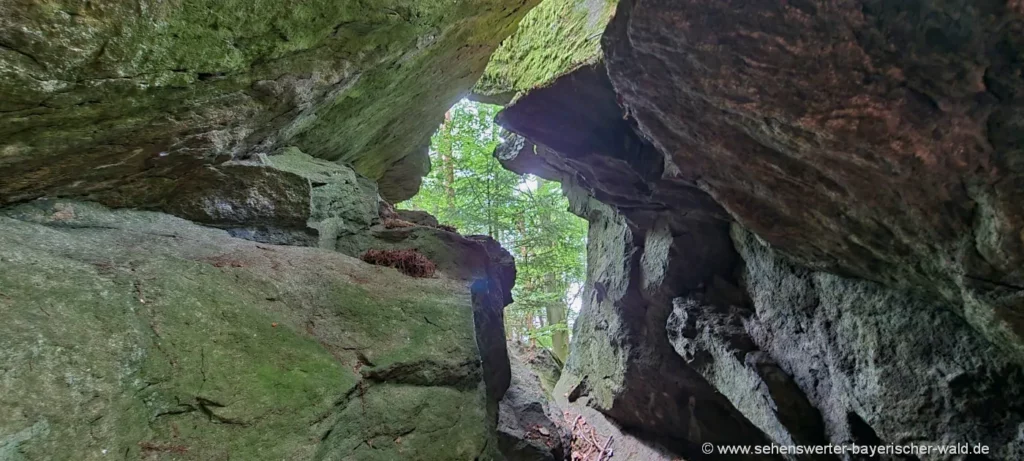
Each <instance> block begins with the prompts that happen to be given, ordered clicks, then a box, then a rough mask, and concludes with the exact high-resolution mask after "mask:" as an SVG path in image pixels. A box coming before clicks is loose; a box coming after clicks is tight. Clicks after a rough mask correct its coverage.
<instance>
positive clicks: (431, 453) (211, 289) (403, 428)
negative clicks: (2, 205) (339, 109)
mask: <svg viewBox="0 0 1024 461" xmlns="http://www.w3.org/2000/svg"><path fill="white" fill-rule="evenodd" d="M0 228H2V232H0V309H2V310H3V311H4V312H5V317H6V321H5V322H4V323H3V324H2V326H0V351H3V352H0V405H2V406H3V408H5V411H3V412H0V454H2V453H6V452H7V451H5V450H13V451H12V452H13V453H16V454H15V455H14V456H15V458H14V459H26V460H35V459H63V458H74V459H106V458H108V457H109V456H108V454H113V453H116V454H117V456H118V457H127V458H131V459H138V458H145V459H148V458H151V457H161V458H162V457H166V456H174V455H178V456H184V457H188V458H190V459H217V458H222V457H231V458H233V459H234V458H238V459H314V460H329V459H345V458H354V459H381V460H384V459H422V460H444V459H450V460H466V459H475V458H476V459H491V458H494V457H497V456H499V455H498V454H497V452H496V447H497V442H496V439H495V436H494V432H493V428H494V424H495V421H496V418H497V414H496V405H497V401H498V400H499V399H500V398H501V395H500V394H495V393H494V392H492V390H491V386H490V378H489V377H488V376H487V375H496V374H500V373H498V372H495V371H494V370H493V369H488V368H487V367H488V366H489V365H482V364H481V356H482V354H481V352H480V347H481V346H480V345H479V344H480V339H479V337H480V336H481V335H483V336H487V337H498V338H503V337H504V335H503V334H502V332H501V331H500V330H498V331H481V330H480V324H479V323H478V322H477V321H476V319H475V315H474V314H475V311H477V310H479V309H480V308H481V307H486V305H485V304H482V303H481V302H480V299H487V298H486V296H491V297H492V298H494V299H496V300H497V302H498V303H499V304H497V306H498V307H497V308H498V312H499V313H500V306H501V305H502V304H500V302H501V299H502V294H501V293H487V292H480V291H479V290H477V289H471V288H470V287H469V286H468V284H467V281H465V280H461V279H458V278H455V277H448V276H442V277H440V278H436V279H415V278H411V277H406V276H404V275H401V274H400V273H399V272H397V271H396V270H394V269H390V268H380V267H374V266H369V265H367V264H364V263H362V262H360V261H358V260H356V259H354V258H351V257H348V256H345V255H342V254H339V253H335V252H331V251H323V250H319V249H313V248H299V247H294V246H275V245H268V244H258V243H256V242H252V241H246V240H242V239H237V238H232V237H231V236H230V235H229V234H228V233H227V232H226V231H223V230H218V229H211V228H204V227H200V226H197V225H195V224H192V223H189V222H187V221H184V220H181V219H179V218H174V217H171V216H168V215H164V214H159V213H151V212H139V211H110V210H107V209H105V208H103V207H100V206H98V205H95V204H88V203H80V202H72V201H36V202H33V203H31V204H26V205H22V206H19V207H15V208H10V209H7V210H4V211H3V212H2V215H0ZM481 296H484V297H485V298H481ZM490 307H491V308H493V307H494V306H490ZM498 325H499V326H500V323H499V324H498ZM502 350H504V349H502ZM485 360H486V355H485ZM504 364H505V366H506V367H507V366H508V362H507V359H506V360H505V362H504ZM505 386H506V387H507V375H506V382H505ZM501 391H502V392H503V391H504V389H501ZM268 434H272V436H270V437H268Z"/></svg>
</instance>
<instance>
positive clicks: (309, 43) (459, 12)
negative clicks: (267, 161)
mask: <svg viewBox="0 0 1024 461" xmlns="http://www.w3.org/2000/svg"><path fill="white" fill-rule="evenodd" d="M534 4H536V0H516V1H511V2H498V1H492V0H482V1H469V0H462V1H456V2H438V1H422V2H420V1H416V2H398V3H396V2H391V1H382V0H372V1H365V2H356V1H349V0H346V1H331V0H315V1H310V2H300V3H290V2H270V3H259V2H250V1H246V0H232V1H221V0H182V1H179V2H173V3H168V2H159V1H147V0H142V1H137V2H135V1H124V0H111V1H94V2H87V3H82V2H73V1H63V0H62V1H57V2H49V1H46V2H44V1H37V0H31V1H18V2H5V3H4V4H3V5H0V139H3V142H2V145H0V165H3V168H2V170H0V204H8V203H13V202H18V201H24V200H28V199H32V198H35V197H39V196H43V195H49V196H55V195H58V196H69V195H75V196H87V197H89V198H91V199H94V200H98V201H102V202H104V203H107V204H109V205H114V206H141V207H155V208H159V207H160V206H161V205H162V204H163V203H164V202H165V201H167V200H169V199H173V198H174V197H176V196H178V195H179V194H180V193H181V189H182V188H190V187H191V184H189V183H190V179H191V178H192V177H193V176H196V175H199V176H200V178H199V180H202V176H203V175H204V170H205V169H206V168H207V167H209V166H211V165H213V166H216V165H220V164H222V163H224V162H226V161H229V160H246V159H250V158H253V157H254V156H255V155H257V154H270V153H273V152H274V151H275V150H276V149H277V148H280V147H283V146H297V147H298V148H300V149H302V150H303V151H304V152H306V153H308V154H310V155H312V156H314V157H317V158H321V159H325V160H331V161H342V162H345V163H349V164H353V165H354V166H355V169H356V171H358V172H359V173H360V174H362V175H364V176H367V177H369V178H370V179H373V180H379V182H380V184H381V194H382V195H383V196H384V197H385V198H387V199H389V200H391V201H396V200H402V199H406V198H409V197H411V196H412V195H413V194H415V193H416V190H417V189H418V185H419V178H420V177H422V176H423V174H425V173H426V171H427V170H428V168H429V160H428V159H427V154H426V143H427V141H428V139H429V137H430V134H431V133H433V131H434V130H435V129H436V127H437V125H438V124H439V123H440V121H441V117H442V115H443V114H444V111H445V110H446V108H447V107H450V106H451V105H452V104H454V103H455V102H456V101H458V100H459V99H460V98H462V96H463V95H464V94H465V93H467V92H468V90H469V88H470V87H472V86H473V84H474V83H475V81H476V79H477V78H478V77H479V76H480V73H482V72H483V70H484V67H485V66H486V64H487V60H488V57H489V56H490V54H491V52H492V51H493V50H494V49H495V48H496V47H497V46H498V44H499V43H500V42H501V40H503V39H504V38H505V37H507V36H508V35H509V34H511V33H512V32H513V31H514V30H515V27H516V24H517V22H518V21H519V19H520V18H521V17H522V16H523V15H524V14H526V12H527V11H528V10H529V8H530V7H532V6H533V5H534Z"/></svg>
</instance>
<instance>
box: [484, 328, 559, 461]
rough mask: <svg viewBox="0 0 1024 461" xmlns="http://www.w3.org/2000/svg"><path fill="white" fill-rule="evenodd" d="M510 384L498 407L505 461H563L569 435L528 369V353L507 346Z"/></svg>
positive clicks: (514, 345) (500, 443)
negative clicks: (506, 460)
mask: <svg viewBox="0 0 1024 461" xmlns="http://www.w3.org/2000/svg"><path fill="white" fill-rule="evenodd" d="M508 348H509V350H510V352H511V351H514V352H513V353H510V354H509V359H510V361H511V365H512V383H511V385H510V386H509V388H508V392H507V393H505V397H504V398H502V400H501V402H500V403H499V412H498V446H499V447H500V448H501V452H502V454H504V455H505V457H506V459H508V460H509V461H565V460H568V459H569V450H570V434H569V430H568V428H567V427H565V426H566V424H565V418H564V417H563V416H562V414H561V411H560V409H559V408H558V407H557V406H555V405H554V402H553V401H552V399H551V397H550V396H549V395H548V392H547V391H546V390H545V388H544V385H543V382H542V381H541V379H542V378H541V377H539V376H538V375H537V374H535V373H534V371H533V370H532V369H531V368H530V366H529V365H528V362H530V361H531V357H530V355H531V354H532V353H533V352H532V351H528V350H525V348H523V347H522V346H521V345H518V344H509V345H508Z"/></svg>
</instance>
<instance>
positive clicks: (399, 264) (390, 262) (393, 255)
mask: <svg viewBox="0 0 1024 461" xmlns="http://www.w3.org/2000/svg"><path fill="white" fill-rule="evenodd" d="M359 259H362V260H363V261H365V262H368V263H370V264H374V265H377V266H386V267H393V268H395V269H398V270H399V272H401V273H403V274H405V275H408V276H410V277H423V278H427V277H433V276H434V272H435V271H436V270H437V266H436V265H434V263H433V262H431V261H430V260H429V259H427V257H426V256H423V254H422V253H420V252H419V251H416V250H367V251H366V253H363V255H362V256H361V257H360V258H359Z"/></svg>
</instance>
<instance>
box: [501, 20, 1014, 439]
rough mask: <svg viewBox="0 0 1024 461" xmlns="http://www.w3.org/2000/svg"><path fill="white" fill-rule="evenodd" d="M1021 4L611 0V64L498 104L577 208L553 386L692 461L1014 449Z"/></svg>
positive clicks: (519, 164) (508, 158)
mask: <svg viewBox="0 0 1024 461" xmlns="http://www.w3.org/2000/svg"><path fill="white" fill-rule="evenodd" d="M1022 14H1024V10H1021V8H1020V6H1019V5H1017V4H1016V3H1015V2H1005V3H1004V2H988V3H984V4H978V3H971V2H939V1H916V2H876V1H868V0H864V1H854V2H842V3H839V4H836V3H828V2H819V1H800V2H773V1H753V2H749V1H744V2H732V1H726V2H693V1H683V2H670V1H660V0H624V1H622V2H620V4H619V8H618V10H617V12H616V14H615V17H614V19H613V20H612V22H611V24H610V26H609V28H608V29H607V30H606V32H605V35H604V37H603V42H602V44H603V49H604V55H605V62H604V63H601V64H597V65H594V66H589V67H584V68H581V69H578V70H576V71H574V72H573V73H571V74H569V75H565V76H563V77H561V78H559V79H557V80H555V81H554V82H552V83H550V84H548V85H546V86H545V87H543V88H539V89H536V90H534V91H531V92H530V93H528V94H527V95H525V96H523V97H521V98H520V99H518V100H517V101H516V102H515V103H513V104H512V105H511V106H509V107H508V108H507V109H506V110H505V111H504V112H503V113H502V114H500V115H499V123H500V124H502V125H503V126H505V127H506V128H508V129H509V130H511V131H513V132H514V133H516V134H517V135H518V136H512V137H511V139H510V142H508V143H506V144H505V145H503V146H502V147H501V148H499V151H498V152H496V157H498V159H499V160H500V161H501V162H502V163H503V164H504V165H505V166H506V167H508V168H510V169H512V170H514V171H519V172H530V173H534V174H537V175H539V176H542V177H545V178H549V179H554V180H559V181H562V183H563V186H565V187H566V188H567V190H568V193H569V195H570V198H571V199H572V201H573V203H574V208H575V209H574V211H575V212H576V213H578V214H579V215H580V216H583V217H585V218H587V219H588V220H589V221H590V226H591V230H590V242H589V247H588V252H589V255H588V258H589V269H588V282H587V287H586V292H585V294H584V297H585V298H584V299H585V304H584V309H583V312H581V314H580V318H579V320H578V321H577V324H576V327H575V330H574V338H575V339H574V342H573V345H572V351H571V352H570V357H569V360H568V362H567V364H566V370H565V371H564V373H563V377H562V380H561V382H560V383H559V387H560V388H561V389H563V390H564V392H566V393H567V394H568V397H569V400H577V401H580V402H586V404H587V405H588V406H589V407H591V408H593V409H596V410H598V411H600V412H601V413H602V414H603V415H604V416H606V417H608V418H609V419H611V420H612V421H614V422H616V423H617V424H618V425H620V426H622V428H623V429H625V430H627V431H628V432H630V433H632V434H634V435H637V436H640V437H641V438H644V439H646V440H651V441H657V442H660V443H661V444H662V445H664V446H666V447H668V448H670V449H671V450H673V451H675V452H677V453H680V454H684V455H686V456H687V457H689V458H690V459H704V455H702V454H701V453H699V452H697V451H696V447H697V446H698V445H699V444H701V443H704V442H714V443H723V441H728V443H742V444H757V443H762V442H761V441H763V440H771V441H773V442H775V443H779V444H799V445H815V444H827V443H836V444H840V443H850V442H856V443H863V444H876V443H896V444H902V443H919V444H923V443H932V444H952V443H971V444H983V445H986V446H988V447H989V448H990V450H991V451H990V453H989V454H987V455H981V454H977V455H971V456H969V457H967V458H964V459H1017V458H1020V457H1021V456H1024V455H1022V448H1024V437H1022V436H1021V430H1022V429H1024V395H1021V393H1020V392H1019V391H1018V390H1017V389H1018V388H1019V387H1020V386H1021V383H1022V379H1024V371H1022V367H1021V366H1022V364H1024V356H1022V355H1021V351H1022V350H1024V349H1022V348H1024V341H1022V340H1021V337H1020V334H1021V331H1024V329H1022V328H1024V327H1022V325H1024V323H1021V321H1020V319H1021V318H1022V317H1021V316H1022V313H1024V301H1022V299H1024V284H1022V283H1021V281H1022V280H1021V278H1020V277H1021V272H1020V268H1021V267H1022V266H1021V264H1020V261H1021V258H1024V234H1022V230H1021V228H1022V223H1021V219H1020V217H1021V206H1020V203H1024V201H1022V200H1021V194H1024V182H1022V176H1021V171H1022V170H1021V168H1020V167H1021V165H1020V162H1019V158H1020V157H1021V156H1020V148H1021V147H1020V143H1019V142H1018V139H1017V138H1016V137H1015V136H1014V135H1012V134H1011V133H1012V132H1013V131H1014V130H1015V129H1016V126H1017V118H1019V117H1017V112H1019V110H1020V109H1019V106H1021V103H1020V102H1019V100H1018V95H1017V89H1018V88H1019V87H1020V86H1021V82H1020V79H1019V74H1020V69H1019V64H1020V59H1019V57H1020V55H1021V51H1020V50H1021V44H1020V40H1019V37H1020V31H1021V27H1024V16H1022ZM883 458H885V457H884V456H883ZM918 458H919V459H947V457H943V456H941V455H937V454H932V455H923V456H919V457H918ZM737 459H751V457H749V456H748V457H743V458H737ZM796 459H847V458H845V457H842V456H824V457H815V456H807V457H803V458H799V457H798V458H796ZM886 459H898V458H886ZM911 459H917V458H911ZM957 459H959V458H957Z"/></svg>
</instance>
